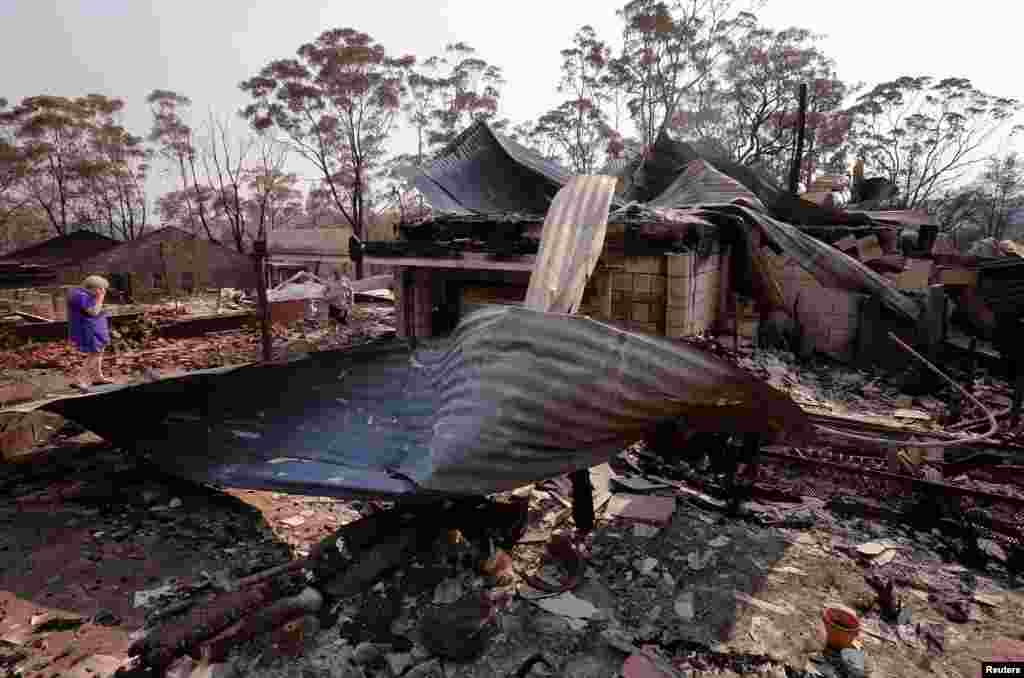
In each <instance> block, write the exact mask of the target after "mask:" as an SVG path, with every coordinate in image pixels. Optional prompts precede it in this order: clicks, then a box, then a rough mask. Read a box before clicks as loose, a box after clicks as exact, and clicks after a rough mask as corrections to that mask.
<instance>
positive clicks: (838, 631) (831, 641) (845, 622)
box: [821, 607, 860, 650]
mask: <svg viewBox="0 0 1024 678" xmlns="http://www.w3.org/2000/svg"><path fill="white" fill-rule="evenodd" d="M821 618H822V621H824V622H825V638H826V642H827V643H828V646H829V647H831V648H833V649H836V650H845V649H846V648H848V647H850V646H851V645H853V641H854V639H856V638H857V634H859V633H860V620H859V619H857V615H855V614H853V613H852V612H850V611H848V610H844V609H842V608H838V607H826V608H825V611H824V612H823V613H822V615H821Z"/></svg>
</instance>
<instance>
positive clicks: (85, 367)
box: [74, 353, 95, 387]
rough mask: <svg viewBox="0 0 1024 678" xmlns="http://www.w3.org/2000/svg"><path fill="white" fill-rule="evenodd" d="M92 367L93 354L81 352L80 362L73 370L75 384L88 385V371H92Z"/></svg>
mask: <svg viewBox="0 0 1024 678" xmlns="http://www.w3.org/2000/svg"><path fill="white" fill-rule="evenodd" d="M94 369H95V368H94V367H93V354H91V353H84V354H82V359H81V362H79V363H78V369H77V370H75V381H74V384H75V386H84V387H88V386H89V376H90V373H91V372H93V371H94Z"/></svg>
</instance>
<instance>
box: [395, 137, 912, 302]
mask: <svg viewBox="0 0 1024 678" xmlns="http://www.w3.org/2000/svg"><path fill="white" fill-rule="evenodd" d="M571 176H572V175H571V173H570V172H569V171H568V170H566V169H565V168H563V167H561V166H560V165H558V164H557V163H554V162H551V161H549V160H546V159H544V158H542V157H541V156H540V155H538V154H537V153H535V152H534V151H531V150H530V149H527V148H525V147H523V146H522V145H520V144H518V143H516V142H514V141H512V140H511V139H508V138H506V137H504V136H502V135H501V134H498V133H496V132H494V131H493V130H492V129H491V128H490V127H489V126H488V125H487V123H486V122H483V121H480V122H477V123H475V124H474V125H473V126H471V127H470V128H468V129H467V130H466V131H464V132H463V133H462V134H460V135H459V136H458V137H457V138H456V139H455V140H454V141H452V142H451V144H449V145H448V146H447V147H446V148H445V149H444V150H443V151H442V152H441V154H440V155H439V156H438V157H437V158H436V159H435V160H433V161H432V162H430V163H427V164H426V165H424V166H422V167H420V168H416V169H414V170H413V171H412V176H411V179H412V181H413V184H414V185H415V186H416V187H417V188H418V189H419V190H420V191H421V192H422V193H423V195H424V199H425V200H426V201H427V202H428V203H430V204H431V205H432V206H433V208H434V210H435V214H436V216H435V217H434V219H432V220H428V221H427V222H425V223H423V224H420V225H417V226H416V227H412V228H408V227H407V228H403V231H404V233H405V235H406V238H407V239H408V240H415V241H424V240H426V241H436V240H437V239H438V237H439V235H440V233H441V231H444V232H446V233H448V234H449V235H452V234H453V233H455V232H456V231H458V230H459V229H458V228H456V229H455V230H452V229H451V228H444V229H439V228H438V226H439V222H438V220H441V221H444V220H450V219H452V218H453V217H454V218H455V219H456V220H462V221H464V220H466V219H470V220H472V221H473V222H478V221H480V220H483V221H486V222H488V223H473V224H472V229H470V228H465V227H464V226H465V224H460V226H463V229H462V230H463V231H464V232H463V233H461V234H458V235H461V236H463V237H467V236H473V237H477V238H479V237H480V235H479V234H480V231H481V229H486V228H487V226H488V224H489V225H490V227H491V228H492V229H496V230H497V231H509V230H510V229H511V230H512V231H514V233H513V232H510V233H509V236H511V239H513V240H516V239H522V237H523V236H524V234H525V233H526V226H527V224H528V223H529V222H530V221H532V220H536V221H538V222H540V221H543V218H542V217H540V216H535V215H542V214H544V213H545V212H546V211H547V209H548V205H549V204H550V202H551V200H552V198H553V197H554V195H555V193H556V192H557V191H558V190H559V188H561V187H562V186H564V185H565V183H566V182H568V180H569V179H570V178H571ZM617 176H618V178H619V187H618V192H617V196H616V199H615V200H614V201H613V203H612V208H613V212H612V216H611V220H612V221H614V220H615V219H616V215H620V216H621V215H624V214H629V213H634V212H636V211H637V209H639V210H640V211H641V212H644V213H647V214H651V215H657V217H656V219H657V221H658V222H659V224H658V228H655V229H653V232H658V233H659V234H660V235H661V239H663V240H673V239H674V240H676V241H682V240H683V238H682V237H674V236H676V235H678V236H682V235H683V233H684V231H692V229H693V228H694V227H695V226H699V225H706V226H708V227H715V228H719V229H723V230H726V231H728V232H735V233H737V234H738V237H739V240H740V241H741V242H742V243H743V245H744V246H743V247H742V248H741V249H742V254H741V256H745V257H747V262H748V263H747V264H745V265H743V267H744V269H747V271H748V273H747V278H748V279H747V281H746V284H744V285H743V287H746V288H748V289H750V288H753V289H755V290H756V289H759V290H760V291H761V292H762V293H766V294H768V296H769V298H772V299H776V300H777V299H778V296H777V295H773V294H771V293H770V292H771V288H772V286H773V285H772V283H771V281H769V280H765V279H764V278H765V277H766V276H767V275H768V273H767V272H766V271H765V270H764V269H763V267H760V266H759V265H758V261H759V257H760V253H759V248H758V247H757V246H755V244H754V240H753V239H752V238H751V236H750V234H751V233H752V232H754V231H757V232H759V233H760V236H761V237H760V242H762V243H765V242H767V243H768V244H769V245H770V247H771V248H772V249H774V250H775V251H776V252H781V253H782V254H784V255H785V256H787V257H788V258H790V259H792V260H794V261H796V262H797V263H798V264H799V265H800V266H801V267H802V268H804V269H805V270H807V271H808V272H809V273H811V274H812V275H813V276H814V277H815V278H816V279H818V280H819V281H820V282H821V283H822V284H824V285H826V286H829V287H837V288H840V289H846V290H851V291H856V292H861V293H865V294H870V295H874V296H877V297H879V298H880V299H881V301H882V303H883V305H885V306H886V307H887V308H889V309H890V310H892V311H895V312H896V313H898V314H899V315H900V316H903V317H905V318H908V319H911V320H916V319H917V318H918V317H919V316H920V313H921V309H920V307H919V306H918V304H917V303H916V302H915V301H914V300H913V299H911V298H910V297H908V296H907V295H905V294H904V293H902V292H901V291H900V290H898V289H897V288H896V287H895V286H894V285H893V284H892V283H891V282H890V281H889V280H888V279H886V278H884V277H883V276H881V275H879V274H878V273H876V272H875V271H872V270H871V269H870V268H868V267H867V266H865V265H864V264H863V263H861V262H860V261H858V260H856V259H854V258H853V257H850V256H848V255H846V254H844V253H842V252H840V251H839V250H837V249H835V248H833V247H831V246H830V245H828V244H826V243H825V242H822V241H821V240H819V239H817V238H815V237H813V236H811V235H809V234H808V233H805V232H803V231H802V230H801V229H800V228H797V226H796V225H829V226H847V227H862V226H863V227H870V226H872V225H877V222H875V221H874V220H873V219H872V217H871V216H870V215H869V214H867V213H851V212H846V211H844V210H839V209H833V208H829V207H823V206H820V205H817V204H815V203H813V202H810V201H807V200H802V199H800V198H798V197H796V196H793V195H791V194H789V193H787V192H786V191H784V190H783V189H782V188H780V187H779V186H778V185H776V184H775V183H774V182H773V181H772V180H771V179H770V178H768V177H767V176H765V175H764V174H763V173H761V172H759V171H758V170H756V169H755V168H751V167H747V166H745V165H741V164H739V163H736V162H733V161H731V160H728V159H725V158H722V157H721V156H720V155H717V154H716V152H715V150H714V149H710V148H705V147H704V146H698V145H694V144H689V143H685V142H680V141H676V140H674V139H672V138H670V137H669V136H668V135H667V134H665V133H662V134H661V135H660V136H659V137H658V139H657V141H656V143H655V144H654V147H653V148H652V150H651V152H650V153H649V154H647V155H646V156H645V157H642V158H639V159H637V160H634V161H632V162H629V163H626V164H625V165H624V166H622V169H621V171H620V172H619V173H618V175H617ZM499 215H503V216H499ZM509 215H514V216H515V217H516V219H514V220H513V222H512V223H510V222H509V221H508V219H507V218H505V217H508V216H509ZM884 216H885V217H886V219H885V220H886V221H887V222H888V223H893V222H894V221H898V220H899V217H898V216H895V215H892V214H891V213H887V214H885V215H884ZM905 218H906V217H904V219H905ZM914 220H915V221H917V222H919V223H920V222H921V221H922V218H921V216H919V215H915V219H914ZM491 222H493V223H491ZM794 224H796V225H794ZM647 230H648V231H650V230H651V229H647ZM473 231H475V233H474V232H473ZM674 231H678V233H674ZM641 234H642V235H643V236H646V235H648V234H647V233H645V232H644V230H643V229H641ZM492 235H493V234H492ZM378 249H380V254H381V255H383V256H388V253H387V252H385V251H384V249H381V248H378ZM392 249H393V248H392ZM421 249H422V248H421ZM444 251H446V250H443V248H442V249H441V250H439V251H438V254H437V255H438V256H442V255H443V252H444ZM375 253H376V250H375ZM755 269H758V270H755ZM757 278H761V280H760V281H758V280H756V279H757Z"/></svg>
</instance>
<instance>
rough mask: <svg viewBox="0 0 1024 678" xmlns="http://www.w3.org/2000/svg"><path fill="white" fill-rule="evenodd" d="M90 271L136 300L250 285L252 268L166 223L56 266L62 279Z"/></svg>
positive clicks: (234, 253) (253, 280) (243, 257)
mask: <svg viewBox="0 0 1024 678" xmlns="http://www.w3.org/2000/svg"><path fill="white" fill-rule="evenodd" d="M90 274H99V275H103V276H106V277H108V278H109V280H110V282H111V285H113V286H114V287H115V288H116V289H119V290H122V291H124V292H125V293H127V294H128V295H129V296H130V297H131V298H133V299H134V300H136V301H144V300H146V299H149V298H155V297H158V296H161V295H164V294H181V293H190V292H193V291H196V290H201V289H204V288H214V287H232V288H244V289H252V288H255V287H256V268H255V265H254V263H253V260H252V259H251V258H250V257H249V256H247V255H244V254H240V253H239V252H237V251H235V250H233V249H230V248H228V247H225V246H223V245H219V244H217V243H213V242H210V241H209V240H207V239H206V238H201V237H198V236H195V235H192V234H191V233H188V232H186V231H183V230H181V229H179V228H174V227H173V226H168V227H166V228H161V229H159V230H156V231H152V232H150V233H147V234H146V235H143V236H142V237H140V238H136V239H135V240H132V241H129V242H126V243H124V244H121V245H118V246H117V247H114V248H112V249H110V250H107V251H105V252H102V253H100V254H98V255H96V256H93V257H90V258H88V259H84V260H81V261H76V262H74V263H73V264H68V265H66V266H64V267H63V268H62V269H61V270H60V279H61V281H62V282H64V283H65V284H77V283H79V282H80V281H81V280H82V278H84V277H85V276H87V275H90Z"/></svg>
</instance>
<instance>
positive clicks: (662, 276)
mask: <svg viewBox="0 0 1024 678" xmlns="http://www.w3.org/2000/svg"><path fill="white" fill-rule="evenodd" d="M608 270H609V272H610V275H611V281H612V285H611V303H610V307H611V315H612V317H611V319H612V320H614V321H615V322H617V323H620V324H622V325H625V326H626V327H628V328H629V329H631V330H635V331H637V332H645V333H647V334H653V335H664V334H665V319H666V318H665V309H666V305H667V290H668V281H667V279H666V272H667V262H666V261H665V257H664V256H663V255H658V256H641V257H623V258H622V259H621V260H620V261H619V262H618V263H615V264H611V265H609V266H608Z"/></svg>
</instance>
